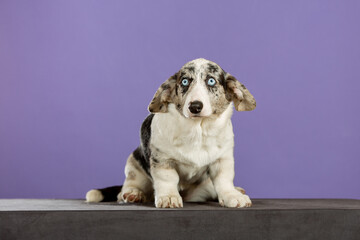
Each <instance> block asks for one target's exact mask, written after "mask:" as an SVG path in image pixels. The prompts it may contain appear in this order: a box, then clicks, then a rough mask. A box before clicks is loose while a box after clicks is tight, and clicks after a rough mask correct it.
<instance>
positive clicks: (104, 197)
mask: <svg viewBox="0 0 360 240" xmlns="http://www.w3.org/2000/svg"><path fill="white" fill-rule="evenodd" d="M121 188H122V186H112V187H107V188H101V189H92V190H90V191H88V192H87V193H86V202H114V201H117V195H118V194H119V193H120V192H121Z"/></svg>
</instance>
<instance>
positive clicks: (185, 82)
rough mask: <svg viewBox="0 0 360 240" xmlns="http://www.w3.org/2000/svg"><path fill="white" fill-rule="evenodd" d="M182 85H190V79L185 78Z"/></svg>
mask: <svg viewBox="0 0 360 240" xmlns="http://www.w3.org/2000/svg"><path fill="white" fill-rule="evenodd" d="M181 85H183V86H185V87H186V86H188V85H189V80H187V79H186V78H184V79H183V80H182V81H181Z"/></svg>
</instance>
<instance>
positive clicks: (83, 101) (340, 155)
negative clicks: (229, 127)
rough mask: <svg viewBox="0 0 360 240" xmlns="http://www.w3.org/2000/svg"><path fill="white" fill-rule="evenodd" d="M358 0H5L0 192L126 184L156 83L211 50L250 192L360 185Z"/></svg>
mask: <svg viewBox="0 0 360 240" xmlns="http://www.w3.org/2000/svg"><path fill="white" fill-rule="evenodd" d="M359 12H360V3H359V1H340V0H339V1H313V0H311V1H254V0H249V1H241V2H240V1H214V2H210V1H187V2H184V1H177V2H173V1H88V0H86V1H85V0H84V1H22V2H21V1H10V0H9V1H1V2H0V197H2V198H81V197H84V195H85V192H86V191H87V190H89V189H90V188H95V187H104V186H109V185H116V184H122V181H123V179H124V173H123V169H124V166H125V161H126V158H127V156H128V155H129V154H130V152H131V151H132V150H134V149H135V148H136V147H137V145H138V143H139V137H138V135H139V127H140V124H141V122H142V120H143V119H144V118H145V117H146V115H147V114H148V112H147V105H148V103H149V102H150V100H151V98H152V96H153V94H154V93H155V91H156V89H157V87H158V86H159V85H160V84H161V83H162V82H163V81H165V80H166V79H167V78H168V77H169V76H170V75H172V74H173V73H175V72H176V71H177V70H178V69H179V68H180V67H181V66H182V65H183V64H184V63H185V62H187V61H189V60H192V59H194V58H198V57H204V58H207V59H210V60H213V61H215V62H217V63H218V64H220V66H222V67H223V68H224V69H225V70H226V71H228V72H230V73H232V74H233V75H234V76H236V77H237V78H238V79H239V80H240V81H242V82H243V83H244V84H245V85H246V86H247V87H248V88H249V89H250V91H251V92H252V93H253V95H254V96H255V98H256V100H257V106H258V107H257V108H256V110H255V111H253V112H240V113H239V112H235V113H234V116H233V124H234V132H235V146H236V147H235V158H236V178H235V183H236V185H240V186H242V187H244V188H245V189H246V190H247V192H248V193H249V194H250V196H251V197H257V198H260V197H266V198H267V197H270V198H295V197H296V198H312V197H316V198H360V186H359V183H360V137H359V133H360V128H359V126H360V113H359V91H360V27H359V23H360V14H359Z"/></svg>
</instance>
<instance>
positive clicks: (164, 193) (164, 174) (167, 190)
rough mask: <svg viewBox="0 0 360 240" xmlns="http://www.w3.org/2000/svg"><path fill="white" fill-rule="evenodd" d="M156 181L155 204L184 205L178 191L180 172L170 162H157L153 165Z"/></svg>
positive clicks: (160, 206) (174, 206)
mask: <svg viewBox="0 0 360 240" xmlns="http://www.w3.org/2000/svg"><path fill="white" fill-rule="evenodd" d="M151 176H152V178H153V182H154V190H155V206H156V207H157V208H179V207H183V202H182V198H181V196H180V194H179V191H178V183H179V174H178V173H177V172H176V170H175V169H174V168H173V167H172V166H170V165H169V164H157V165H155V166H152V167H151Z"/></svg>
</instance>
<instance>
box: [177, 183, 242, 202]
mask: <svg viewBox="0 0 360 240" xmlns="http://www.w3.org/2000/svg"><path fill="white" fill-rule="evenodd" d="M235 189H236V190H238V191H239V192H241V193H242V194H245V190H244V189H243V188H241V187H235ZM182 197H183V198H184V201H185V202H206V201H218V196H217V193H216V191H215V188H214V184H213V183H212V181H211V179H210V178H207V179H205V180H204V181H203V182H201V183H200V184H199V185H196V186H192V187H190V188H189V189H188V190H187V191H185V192H184V196H182Z"/></svg>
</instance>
